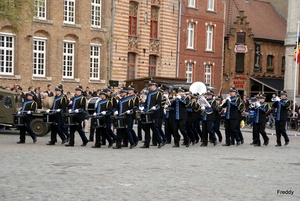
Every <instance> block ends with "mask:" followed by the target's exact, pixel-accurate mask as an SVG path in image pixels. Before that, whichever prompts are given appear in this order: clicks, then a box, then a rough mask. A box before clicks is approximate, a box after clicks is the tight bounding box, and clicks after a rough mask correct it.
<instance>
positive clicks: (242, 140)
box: [231, 94, 246, 144]
mask: <svg viewBox="0 0 300 201" xmlns="http://www.w3.org/2000/svg"><path fill="white" fill-rule="evenodd" d="M237 96H238V97H239V98H240V95H239V94H237ZM245 107H246V104H245V102H244V100H243V99H241V104H240V105H239V107H238V120H237V124H236V127H235V132H236V133H237V135H238V137H239V139H240V141H241V144H244V136H243V133H242V131H241V122H242V120H243V116H242V113H243V112H244V111H245ZM231 144H234V140H232V139H231Z"/></svg>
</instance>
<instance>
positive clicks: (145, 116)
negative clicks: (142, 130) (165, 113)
mask: <svg viewBox="0 0 300 201" xmlns="http://www.w3.org/2000/svg"><path fill="white" fill-rule="evenodd" d="M152 115H153V113H152V112H151V113H150V112H148V113H141V123H142V124H152V123H153V122H154V121H153V118H152Z"/></svg>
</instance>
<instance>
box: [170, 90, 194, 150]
mask: <svg viewBox="0 0 300 201" xmlns="http://www.w3.org/2000/svg"><path fill="white" fill-rule="evenodd" d="M188 105H189V98H188V97H186V96H185V95H184V88H182V87H179V88H178V89H177V97H176V99H175V100H174V101H173V104H172V107H174V108H175V118H174V119H175V121H174V136H173V137H174V146H173V147H174V148H175V147H179V146H180V145H179V142H180V135H179V133H178V129H179V130H180V132H181V134H182V135H183V137H184V144H185V146H186V147H189V146H190V144H191V140H190V138H189V137H188V134H187V132H186V120H187V106H188Z"/></svg>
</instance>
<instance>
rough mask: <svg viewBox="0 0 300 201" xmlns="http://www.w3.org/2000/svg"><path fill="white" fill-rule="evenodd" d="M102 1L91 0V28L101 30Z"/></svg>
mask: <svg viewBox="0 0 300 201" xmlns="http://www.w3.org/2000/svg"><path fill="white" fill-rule="evenodd" d="M101 16H102V0H92V5H91V26H92V27H95V28H101V19H102V17H101Z"/></svg>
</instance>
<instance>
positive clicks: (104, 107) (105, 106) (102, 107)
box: [95, 98, 113, 122]
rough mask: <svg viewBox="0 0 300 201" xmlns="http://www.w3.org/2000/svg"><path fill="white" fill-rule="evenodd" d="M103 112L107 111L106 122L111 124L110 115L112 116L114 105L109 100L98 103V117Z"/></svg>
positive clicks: (96, 110)
mask: <svg viewBox="0 0 300 201" xmlns="http://www.w3.org/2000/svg"><path fill="white" fill-rule="evenodd" d="M103 111H106V114H105V120H106V121H107V122H109V120H110V115H111V114H112V111H113V110H112V104H111V102H110V101H109V99H107V98H106V99H103V100H100V101H99V102H98V103H97V106H96V109H95V112H96V113H97V115H99V114H100V113H101V112H103Z"/></svg>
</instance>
